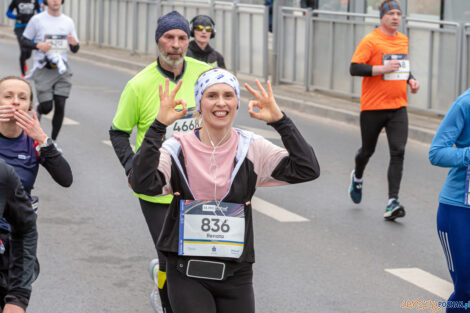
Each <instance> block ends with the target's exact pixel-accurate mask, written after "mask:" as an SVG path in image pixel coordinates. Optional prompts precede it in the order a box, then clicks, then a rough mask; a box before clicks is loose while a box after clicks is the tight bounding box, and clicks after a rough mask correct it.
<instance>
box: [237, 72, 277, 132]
mask: <svg viewBox="0 0 470 313" xmlns="http://www.w3.org/2000/svg"><path fill="white" fill-rule="evenodd" d="M255 83H256V86H257V87H258V89H259V92H258V91H256V90H254V89H253V88H251V87H250V85H248V84H245V88H246V89H247V90H248V91H249V92H250V93H251V94H252V95H253V96H254V97H255V98H256V99H258V100H251V101H250V102H249V103H248V112H249V113H250V116H251V117H253V118H256V119H258V120H261V121H265V122H266V123H272V122H276V121H279V120H280V119H281V118H282V112H281V109H279V106H278V105H277V103H276V100H275V99H274V95H273V90H272V88H271V83H270V82H269V81H268V83H267V85H268V92H267V93H266V90H264V88H263V86H261V83H260V82H259V81H258V80H256V81H255ZM254 107H257V108H258V109H259V111H258V112H255V111H254Z"/></svg>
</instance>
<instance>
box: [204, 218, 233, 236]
mask: <svg viewBox="0 0 470 313" xmlns="http://www.w3.org/2000/svg"><path fill="white" fill-rule="evenodd" d="M201 230H202V231H205V232H208V231H213V232H218V231H222V232H223V233H228V232H229V231H230V226H229V225H228V224H227V220H224V222H223V223H222V224H220V219H218V218H210V219H209V218H203V219H202V224H201Z"/></svg>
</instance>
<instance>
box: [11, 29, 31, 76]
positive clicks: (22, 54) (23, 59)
mask: <svg viewBox="0 0 470 313" xmlns="http://www.w3.org/2000/svg"><path fill="white" fill-rule="evenodd" d="M24 30H25V27H16V28H15V29H14V32H15V35H16V39H17V40H18V45H19V46H20V69H21V74H23V75H24V74H25V73H26V70H25V62H26V59H28V58H29V57H27V54H25V53H27V51H29V49H24V48H23V47H22V46H21V37H22V36H23V32H24ZM30 56H31V53H30Z"/></svg>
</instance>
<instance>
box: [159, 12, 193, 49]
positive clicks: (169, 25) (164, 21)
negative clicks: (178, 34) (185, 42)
mask: <svg viewBox="0 0 470 313" xmlns="http://www.w3.org/2000/svg"><path fill="white" fill-rule="evenodd" d="M172 29H181V30H182V31H184V32H185V33H186V34H187V35H188V38H189V22H188V20H187V19H185V18H184V16H183V15H181V14H179V13H178V12H177V11H171V12H170V13H168V14H165V15H163V16H162V17H160V18H159V19H158V26H157V30H156V31H155V41H156V42H157V43H158V39H160V37H161V36H163V34H164V33H166V32H167V31H169V30H172Z"/></svg>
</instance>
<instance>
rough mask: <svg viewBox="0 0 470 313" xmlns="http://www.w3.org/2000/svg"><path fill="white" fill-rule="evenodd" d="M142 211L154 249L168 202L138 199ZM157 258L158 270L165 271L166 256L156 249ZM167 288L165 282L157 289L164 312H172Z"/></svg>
mask: <svg viewBox="0 0 470 313" xmlns="http://www.w3.org/2000/svg"><path fill="white" fill-rule="evenodd" d="M139 201H140V207H141V209H142V213H143V214H144V217H145V221H146V222H147V226H148V228H149V231H150V234H151V236H152V240H153V244H154V245H155V249H156V248H157V241H158V236H160V232H161V230H162V228H163V222H164V221H165V215H166V212H167V211H168V206H169V205H168V204H160V203H153V202H149V201H145V200H142V199H139ZM157 254H158V260H159V262H160V271H162V272H166V257H165V255H163V254H162V253H161V252H160V251H158V250H157ZM167 290H168V288H167V284H166V283H165V284H164V285H163V288H162V289H159V294H160V299H161V301H162V307H163V308H164V309H165V313H173V311H172V309H171V307H170V300H169V299H168V291H167Z"/></svg>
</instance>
